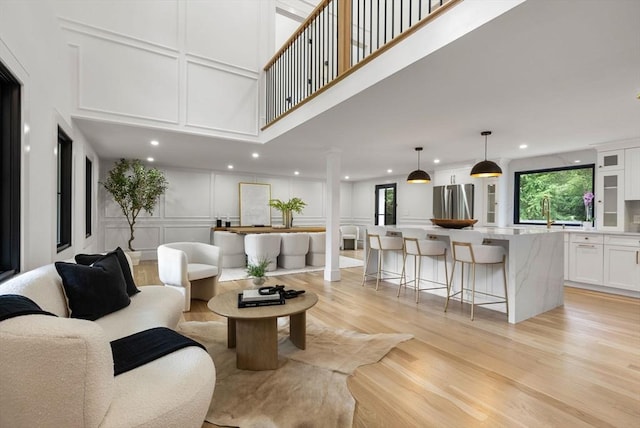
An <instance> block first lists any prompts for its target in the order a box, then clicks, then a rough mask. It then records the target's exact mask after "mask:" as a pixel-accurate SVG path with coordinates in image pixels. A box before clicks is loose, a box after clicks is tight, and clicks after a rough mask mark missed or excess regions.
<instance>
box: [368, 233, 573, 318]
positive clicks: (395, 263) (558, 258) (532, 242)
mask: <svg viewBox="0 0 640 428" xmlns="http://www.w3.org/2000/svg"><path fill="white" fill-rule="evenodd" d="M416 229H421V230H424V231H426V232H427V237H428V239H433V240H441V241H443V242H445V243H446V244H447V245H448V248H449V250H448V251H447V253H448V254H447V261H448V264H449V269H448V270H449V273H450V272H451V268H450V266H451V251H450V239H451V237H453V236H455V240H457V241H463V242H464V241H467V242H475V243H484V244H486V245H500V246H502V247H503V248H504V249H505V250H506V252H507V293H508V300H509V318H508V321H509V322H510V323H512V324H515V323H518V322H520V321H524V320H526V319H527V318H531V317H534V316H536V315H538V314H541V313H543V312H546V311H548V310H551V309H553V308H556V307H558V306H562V305H563V304H564V288H563V287H564V236H563V232H564V231H563V230H560V229H546V228H530V229H519V228H497V227H476V228H473V229H460V230H454V229H445V228H441V227H438V226H412V227H397V228H396V227H388V228H384V227H383V228H380V227H377V226H374V227H369V229H368V230H370V232H369V233H380V232H381V231H385V233H386V230H389V231H397V232H403V235H404V236H412V234H411V231H412V230H413V233H415V232H416ZM366 245H367V242H366V239H365V247H366ZM366 257H367V251H365V258H366ZM371 259H372V260H370V263H367V260H365V269H367V273H371V272H375V271H376V269H377V265H376V263H377V252H375V250H373V251H372V256H371ZM410 260H411V258H408V259H407V267H406V268H407V275H408V277H409V279H413V275H414V273H413V264H412V262H410ZM424 260H425V262H424V263H423V268H422V277H423V278H425V279H432V280H436V281H441V282H442V281H444V265H443V262H442V261H439V262H438V261H435V260H434V261H432V262H426V260H428V258H425V259H424ZM383 264H384V267H385V270H391V271H395V272H401V271H402V257H401V255H398V254H393V253H387V254H385V257H384V259H383ZM466 272H468V269H465V273H466ZM459 273H460V269H456V277H455V278H454V281H453V284H454V285H453V288H454V289H458V288H459V286H460V277H459ZM395 282H396V283H397V282H398V281H395ZM465 283H467V278H465ZM476 289H477V290H478V291H485V292H490V293H492V294H496V292H500V293H501V294H503V293H504V291H501V290H502V274H501V272H500V270H499V269H495V268H493V267H491V266H486V267H485V266H478V269H477V273H476ZM433 293H434V294H439V295H441V296H446V291H444V290H443V291H442V292H439V291H438V290H435V291H433ZM450 304H451V303H450ZM484 307H485V308H487V309H493V310H498V311H501V312H505V307H504V304H501V305H487V306H484Z"/></svg>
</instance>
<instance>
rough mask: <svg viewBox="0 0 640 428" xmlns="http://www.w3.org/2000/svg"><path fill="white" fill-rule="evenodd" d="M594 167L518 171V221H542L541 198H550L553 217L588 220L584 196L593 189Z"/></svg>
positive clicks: (564, 221)
mask: <svg viewBox="0 0 640 428" xmlns="http://www.w3.org/2000/svg"><path fill="white" fill-rule="evenodd" d="M593 177H594V166H593V165H592V164H591V165H584V166H575V167H565V168H553V169H544V170H536V171H521V172H516V174H515V186H514V187H515V193H516V194H515V208H516V209H515V210H514V217H515V218H514V222H515V223H529V224H542V223H546V218H545V217H544V216H543V215H542V199H543V198H544V197H545V196H548V197H549V199H550V201H551V220H554V221H555V223H556V224H567V225H571V224H574V225H579V224H581V223H582V221H584V220H585V219H586V210H585V205H584V199H583V196H584V194H585V193H587V192H593Z"/></svg>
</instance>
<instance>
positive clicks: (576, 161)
mask: <svg viewBox="0 0 640 428" xmlns="http://www.w3.org/2000/svg"><path fill="white" fill-rule="evenodd" d="M580 162H582V161H581V160H580V159H576V160H574V161H573V163H580Z"/></svg>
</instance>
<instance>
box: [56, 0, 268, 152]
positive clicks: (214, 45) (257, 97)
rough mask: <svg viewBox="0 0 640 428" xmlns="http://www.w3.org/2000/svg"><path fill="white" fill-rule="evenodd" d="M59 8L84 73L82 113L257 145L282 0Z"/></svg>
mask: <svg viewBox="0 0 640 428" xmlns="http://www.w3.org/2000/svg"><path fill="white" fill-rule="evenodd" d="M56 6H57V11H58V16H59V21H60V24H61V26H62V28H63V29H64V31H65V34H66V36H67V39H68V44H69V49H70V50H71V52H72V58H73V68H74V70H73V72H74V74H76V75H77V80H76V82H75V83H74V92H75V94H76V99H75V100H74V101H77V106H74V107H76V110H75V111H74V115H76V116H78V117H85V118H92V119H99V120H115V121H118V122H121V123H127V124H133V125H144V126H152V127H157V128H163V129H170V130H174V131H186V132H194V133H199V134H205V135H211V136H217V137H226V138H235V139H244V140H247V141H257V137H258V132H259V129H258V127H259V123H260V115H261V113H260V111H261V110H262V109H263V104H264V103H263V102H261V91H260V87H261V85H262V83H261V82H260V79H261V69H262V66H263V65H264V64H265V63H266V61H267V60H268V59H269V57H270V55H271V53H272V51H270V50H269V49H272V48H273V33H274V21H275V13H274V11H275V2H274V1H273V0H260V1H255V0H216V1H186V0H163V1H148V0H128V1H126V2H124V1H123V2H118V1H110V2H97V1H84V0H77V1H76V0H58V1H57V2H56ZM269 36H270V37H269ZM106 83H108V84H106Z"/></svg>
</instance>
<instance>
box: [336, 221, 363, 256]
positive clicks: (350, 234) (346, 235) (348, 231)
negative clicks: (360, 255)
mask: <svg viewBox="0 0 640 428" xmlns="http://www.w3.org/2000/svg"><path fill="white" fill-rule="evenodd" d="M351 239H353V249H354V250H357V249H358V239H360V228H359V227H358V226H353V225H344V226H340V249H341V250H344V249H345V245H344V241H346V240H351Z"/></svg>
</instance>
